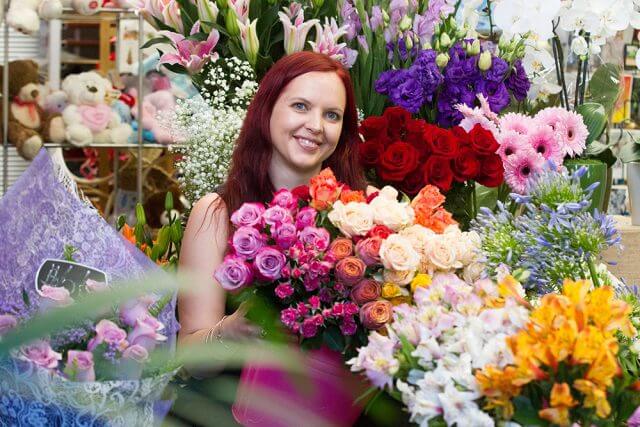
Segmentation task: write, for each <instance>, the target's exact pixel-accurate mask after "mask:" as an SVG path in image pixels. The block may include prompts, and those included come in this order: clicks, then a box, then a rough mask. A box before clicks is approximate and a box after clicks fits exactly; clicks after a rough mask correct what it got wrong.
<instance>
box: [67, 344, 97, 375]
mask: <svg viewBox="0 0 640 427" xmlns="http://www.w3.org/2000/svg"><path fill="white" fill-rule="evenodd" d="M65 373H67V375H69V377H70V378H72V379H73V380H74V381H78V382H89V381H95V380H96V373H95V371H94V369H93V353H91V352H90V351H77V350H69V352H68V353H67V365H66V368H65Z"/></svg>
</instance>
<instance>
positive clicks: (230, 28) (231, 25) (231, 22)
mask: <svg viewBox="0 0 640 427" xmlns="http://www.w3.org/2000/svg"><path fill="white" fill-rule="evenodd" d="M224 22H225V26H226V27H227V32H228V33H229V36H230V37H237V36H239V35H240V27H238V16H237V15H236V12H235V10H233V8H231V7H230V8H228V9H227V14H226V15H225V20H224Z"/></svg>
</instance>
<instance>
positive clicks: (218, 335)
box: [204, 314, 229, 344]
mask: <svg viewBox="0 0 640 427" xmlns="http://www.w3.org/2000/svg"><path fill="white" fill-rule="evenodd" d="M227 317H229V316H227V315H226V314H225V315H224V316H222V319H220V320H219V321H218V323H216V324H215V326H214V327H213V328H211V329H209V330H208V331H207V335H206V336H205V337H204V342H205V344H209V343H210V342H211V339H212V338H213V334H214V333H215V337H216V339H217V340H218V342H219V343H221V344H222V328H220V326H222V322H224V320H225V319H226V318H227Z"/></svg>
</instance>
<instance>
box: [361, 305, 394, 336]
mask: <svg viewBox="0 0 640 427" xmlns="http://www.w3.org/2000/svg"><path fill="white" fill-rule="evenodd" d="M392 317H393V306H392V305H391V303H390V302H389V301H385V300H379V301H371V302H368V303H366V304H365V305H363V306H362V308H360V321H361V322H362V325H363V326H364V327H365V328H367V329H372V330H376V329H380V328H382V327H383V326H384V325H386V324H387V323H389V322H390V321H391V318H392Z"/></svg>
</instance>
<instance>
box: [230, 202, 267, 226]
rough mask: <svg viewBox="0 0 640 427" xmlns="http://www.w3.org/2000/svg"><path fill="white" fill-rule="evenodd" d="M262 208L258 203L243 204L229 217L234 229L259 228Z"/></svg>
mask: <svg viewBox="0 0 640 427" xmlns="http://www.w3.org/2000/svg"><path fill="white" fill-rule="evenodd" d="M263 213H264V206H262V204H260V203H243V204H242V206H240V209H238V210H237V211H235V212H234V213H233V214H232V215H231V223H232V224H233V225H235V226H236V227H261V226H262V214H263Z"/></svg>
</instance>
